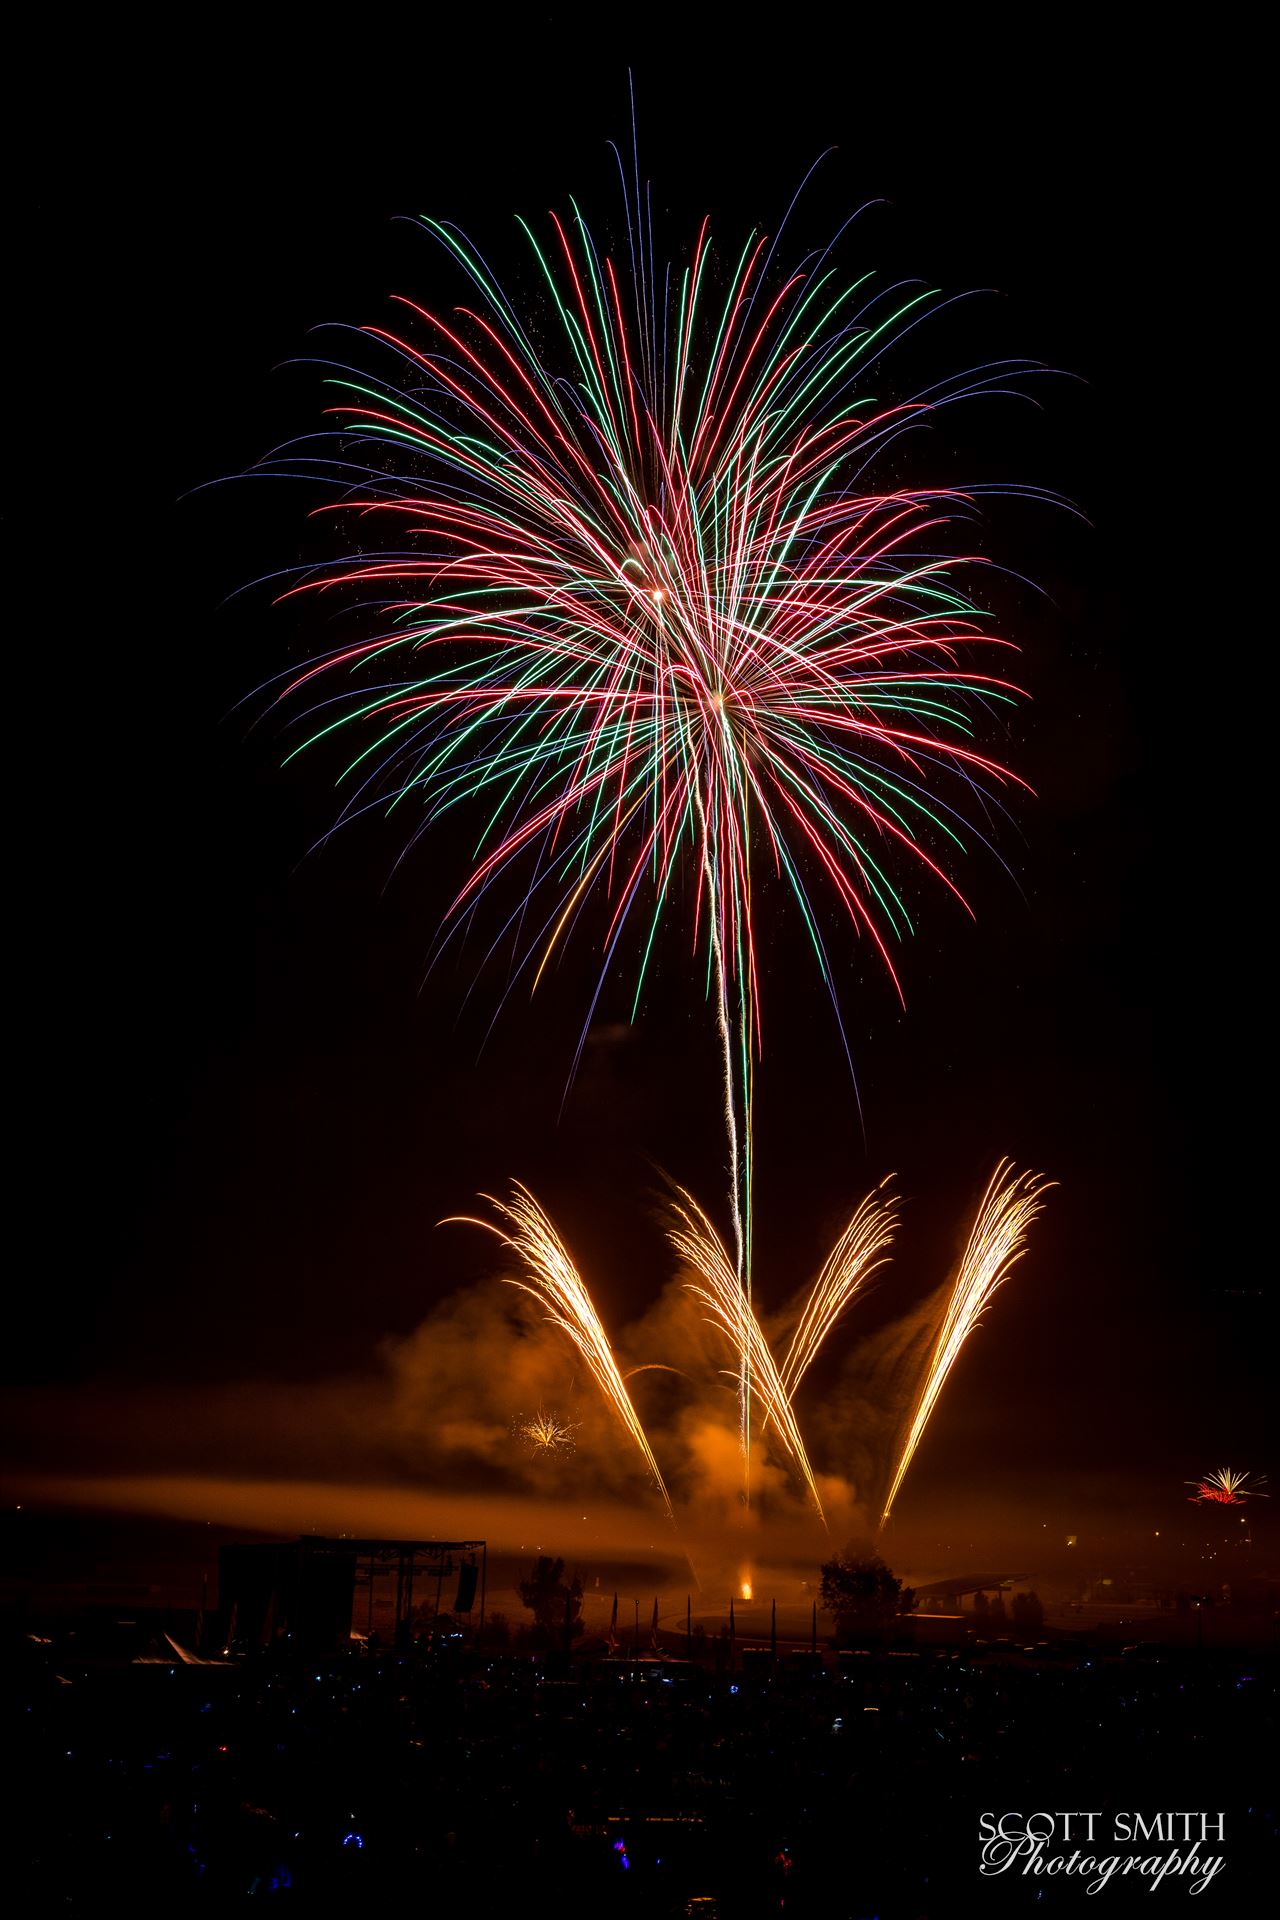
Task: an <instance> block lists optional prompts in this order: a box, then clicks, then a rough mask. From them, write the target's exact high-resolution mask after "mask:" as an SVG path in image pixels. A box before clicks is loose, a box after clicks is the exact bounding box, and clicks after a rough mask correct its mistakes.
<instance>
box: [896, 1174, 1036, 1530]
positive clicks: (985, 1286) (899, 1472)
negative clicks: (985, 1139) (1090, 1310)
mask: <svg viewBox="0 0 1280 1920" xmlns="http://www.w3.org/2000/svg"><path fill="white" fill-rule="evenodd" d="M1053 1185H1054V1182H1053V1181H1051V1180H1041V1178H1040V1176H1039V1174H1035V1173H1019V1174H1015V1173H1014V1171H1013V1162H1012V1161H1011V1160H1001V1161H999V1162H998V1163H997V1166H996V1170H995V1172H994V1173H993V1174H992V1176H991V1179H990V1180H989V1181H988V1183H987V1190H986V1192H985V1193H984V1194H983V1196H982V1204H981V1206H980V1207H979V1208H978V1217H977V1219H976V1220H975V1221H974V1223H973V1231H972V1233H971V1234H970V1235H969V1244H968V1246H967V1247H966V1248H965V1250H964V1258H963V1259H962V1260H961V1262H960V1267H959V1270H958V1272H957V1274H956V1278H955V1284H954V1285H953V1287H952V1289H951V1298H950V1299H949V1300H948V1302H947V1310H946V1313H945V1315H944V1316H943V1321H942V1326H941V1328H940V1330H939V1333H938V1337H937V1339H936V1340H935V1342H934V1344H933V1347H932V1349H931V1351H930V1354H929V1363H928V1367H927V1369H926V1372H925V1376H924V1383H923V1385H922V1386H921V1389H920V1395H919V1398H918V1399H917V1401H916V1406H915V1412H914V1414H913V1416H912V1420H911V1425H910V1427H909V1428H908V1430H907V1437H906V1440H905V1442H904V1443H903V1448H902V1452H901V1454H900V1455H899V1457H898V1465H897V1468H896V1470H895V1472H894V1476H893V1482H892V1485H891V1486H890V1488H889V1497H888V1499H887V1500H886V1501H885V1503H884V1511H883V1513H882V1514H881V1515H880V1525H881V1526H882V1527H883V1526H884V1525H885V1523H886V1521H887V1520H888V1518H889V1514H890V1512H891V1510H892V1507H893V1503H894V1500H895V1498H896V1497H897V1492H898V1488H899V1487H900V1486H901V1485H902V1481H903V1478H904V1476H905V1474H906V1471H907V1468H908V1467H909V1466H910V1465H911V1461H912V1458H913V1456H914V1454H915V1450H916V1448H917V1447H918V1446H919V1444H920V1440H921V1437H922V1436H923V1434H924V1430H925V1428H926V1426H927V1425H928V1424H929V1416H930V1414H931V1413H932V1412H933V1409H934V1407H935V1405H936V1404H937V1399H938V1395H939V1394H940V1393H941V1392H942V1389H943V1386H944V1385H945V1384H946V1379H947V1375H948V1374H949V1373H950V1371H951V1369H952V1367H953V1366H954V1365H955V1363H956V1361H957V1359H958V1358H959V1356H960V1349H961V1348H962V1347H963V1345H964V1343H965V1341H966V1340H967V1339H968V1338H969V1335H970V1334H971V1333H972V1332H973V1329H974V1328H975V1326H976V1325H977V1324H978V1320H979V1317H980V1315H981V1313H982V1311H983V1308H984V1307H986V1306H987V1305H988V1303H989V1302H990V1300H991V1297H992V1295H993V1294H994V1293H995V1291H996V1289H997V1288H998V1287H1000V1286H1002V1285H1003V1284H1004V1282H1005V1281H1006V1280H1007V1279H1008V1277H1009V1272H1010V1269H1011V1268H1012V1267H1013V1266H1014V1264H1015V1262H1016V1261H1018V1260H1020V1259H1021V1258H1022V1256H1023V1254H1024V1253H1025V1252H1026V1249H1027V1229H1028V1227H1029V1226H1030V1225H1031V1222H1032V1221H1033V1220H1034V1219H1035V1218H1036V1216H1037V1215H1038V1214H1039V1213H1040V1212H1041V1210H1042V1209H1041V1204H1040V1196H1041V1195H1042V1194H1043V1193H1045V1192H1046V1191H1047V1189H1048V1188H1049V1187H1051V1186H1053Z"/></svg>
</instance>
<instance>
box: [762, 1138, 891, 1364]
mask: <svg viewBox="0 0 1280 1920" xmlns="http://www.w3.org/2000/svg"><path fill="white" fill-rule="evenodd" d="M892 1178H893V1175H892V1174H889V1175H887V1176H886V1178H885V1179H883V1180H882V1181H881V1182H880V1185H879V1186H878V1187H877V1188H876V1190H875V1192H874V1193H869V1194H868V1195H867V1197H866V1199H865V1200H864V1201H863V1202H862V1205H861V1206H860V1207H859V1208H858V1210H857V1212H856V1213H855V1214H854V1216H853V1218H852V1220H850V1222H849V1224H848V1226H847V1227H846V1228H845V1230H844V1232H843V1233H842V1234H841V1236H840V1238H839V1239H838V1240H837V1241H836V1244H835V1246H834V1247H833V1248H832V1249H831V1252H830V1254H829V1255H828V1257H827V1261H826V1264H825V1265H824V1267H823V1269H822V1271H821V1273H820V1274H819V1275H818V1277H817V1279H816V1280H815V1281H814V1283H813V1286H812V1288H811V1290H810V1293H809V1297H808V1299H807V1300H806V1301H805V1304H804V1308H803V1310H802V1312H801V1314H800V1320H799V1323H798V1325H797V1327H796V1330H795V1332H794V1333H793V1334H792V1336H791V1345H790V1346H789V1347H788V1348H787V1352H786V1357H785V1358H784V1360H783V1362H782V1366H781V1369H780V1375H779V1377H780V1379H781V1382H782V1389H783V1392H784V1393H785V1394H786V1396H787V1399H788V1400H791V1399H792V1398H793V1397H794V1395H795V1391H796V1388H797V1387H798V1386H799V1385H800V1382H801V1381H802V1380H803V1379H804V1376H805V1374H806V1373H807V1372H808V1371H809V1368H810V1367H811V1366H812V1364H813V1362H814V1360H815V1358H816V1357H817V1354H818V1351H819V1349H820V1348H821V1346H822V1343H823V1341H824V1340H825V1339H826V1337H827V1335H828V1334H829V1333H830V1332H831V1329H832V1328H833V1327H834V1326H835V1324H836V1322H837V1320H838V1319H839V1318H840V1316H841V1314H843V1313H844V1311H845V1309H846V1308H847V1307H848V1306H849V1305H850V1303H851V1302H852V1300H853V1298H854V1296H855V1294H857V1293H858V1291H859V1290H860V1288H861V1287H862V1286H863V1285H864V1284H865V1282H866V1281H867V1280H868V1279H870V1277H871V1275H872V1274H873V1273H875V1272H876V1270H877V1268H879V1267H882V1266H884V1265H885V1264H886V1262H887V1259H888V1248H889V1247H890V1246H892V1244H893V1234H894V1229H895V1228H896V1227H897V1225H898V1215H897V1212H896V1211H895V1209H896V1207H897V1200H896V1197H895V1196H894V1195H893V1194H892V1193H887V1192H886V1191H885V1189H886V1188H887V1187H888V1185H889V1181H890V1180H891V1179H892ZM877 1256H879V1257H878V1258H877Z"/></svg>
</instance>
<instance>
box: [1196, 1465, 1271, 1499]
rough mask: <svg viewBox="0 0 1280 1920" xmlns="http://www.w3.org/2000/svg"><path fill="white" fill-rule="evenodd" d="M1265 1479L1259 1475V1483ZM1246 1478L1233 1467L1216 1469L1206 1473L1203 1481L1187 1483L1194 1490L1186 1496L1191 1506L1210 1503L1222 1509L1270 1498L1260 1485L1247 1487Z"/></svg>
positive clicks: (1246, 1476)
mask: <svg viewBox="0 0 1280 1920" xmlns="http://www.w3.org/2000/svg"><path fill="white" fill-rule="evenodd" d="M1266 1477H1267V1476H1266V1474H1265V1473H1263V1474H1259V1476H1258V1479H1259V1482H1261V1481H1263V1480H1265V1479H1266ZM1248 1478H1249V1475H1248V1474H1247V1473H1239V1472H1237V1470H1236V1469H1235V1468H1234V1467H1218V1468H1216V1469H1215V1470H1214V1471H1213V1472H1212V1473H1207V1474H1206V1475H1205V1477H1204V1479H1203V1480H1188V1481H1187V1483H1186V1484H1187V1486H1189V1487H1194V1488H1195V1489H1196V1491H1195V1492H1194V1493H1193V1494H1189V1495H1188V1498H1189V1499H1190V1501H1191V1503H1192V1505H1193V1506H1198V1505H1202V1504H1204V1503H1206V1502H1210V1501H1212V1502H1216V1504H1217V1505H1218V1506H1222V1507H1242V1506H1243V1505H1244V1503H1245V1501H1246V1500H1269V1499H1270V1498H1271V1495H1270V1494H1269V1493H1263V1491H1262V1488H1261V1485H1260V1484H1259V1485H1258V1486H1256V1487H1247V1486H1246V1485H1245V1481H1246V1480H1248Z"/></svg>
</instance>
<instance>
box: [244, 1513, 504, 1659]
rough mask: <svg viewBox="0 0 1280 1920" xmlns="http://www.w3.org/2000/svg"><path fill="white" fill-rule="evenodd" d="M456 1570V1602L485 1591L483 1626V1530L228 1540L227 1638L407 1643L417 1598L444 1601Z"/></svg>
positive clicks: (460, 1606)
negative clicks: (410, 1536) (467, 1534)
mask: <svg viewBox="0 0 1280 1920" xmlns="http://www.w3.org/2000/svg"><path fill="white" fill-rule="evenodd" d="M455 1575H456V1576H457V1583H458V1584H457V1587H456V1590H455V1591H454V1593H453V1595H452V1604H451V1605H450V1606H449V1607H448V1611H449V1612H451V1613H452V1614H453V1615H455V1616H456V1615H458V1614H465V1615H467V1616H470V1615H471V1614H472V1613H473V1612H474V1611H475V1610H476V1602H477V1594H478V1599H479V1622H478V1624H479V1626H480V1627H481V1628H483V1626H484V1608H485V1594H486V1588H487V1584H488V1549H487V1544H486V1542H485V1541H483V1540H365V1539H356V1538H348V1537H347V1536H345V1535H343V1536H339V1537H338V1538H337V1539H326V1538H324V1537H322V1536H321V1535H318V1534H314V1533H309V1534H303V1535H301V1536H300V1537H299V1538H298V1539H297V1540H282V1541H269V1542H265V1543H263V1544H254V1545H252V1546H230V1547H223V1549H222V1551H221V1552H220V1554H219V1555H218V1612H219V1616H220V1620H221V1623H222V1635H223V1640H224V1643H225V1645H226V1646H227V1647H228V1648H231V1647H241V1648H243V1647H266V1646H271V1645H273V1644H275V1642H276V1641H278V1640H281V1639H285V1640H288V1641H289V1643H290V1644H291V1645H292V1646H294V1647H296V1648H297V1649H298V1650H299V1651H305V1652H307V1653H309V1654H325V1653H338V1652H341V1651H343V1650H344V1649H346V1648H347V1647H348V1646H349V1645H350V1643H351V1638H352V1634H353V1633H355V1634H356V1635H357V1636H360V1637H363V1638H364V1639H365V1640H366V1641H367V1642H369V1643H370V1644H373V1643H374V1637H375V1636H378V1637H384V1636H385V1638H386V1639H387V1640H389V1642H390V1644H391V1645H392V1646H394V1647H397V1648H403V1647H406V1646H408V1645H409V1644H410V1642H411V1640H412V1637H413V1611H414V1605H415V1588H416V1590H417V1604H418V1605H420V1606H421V1605H425V1604H427V1603H428V1602H430V1603H431V1604H432V1605H433V1612H432V1618H433V1619H435V1618H438V1617H439V1614H440V1610H441V1602H442V1598H443V1589H444V1583H445V1581H446V1580H450V1581H451V1580H452V1579H453V1578H454V1576H455Z"/></svg>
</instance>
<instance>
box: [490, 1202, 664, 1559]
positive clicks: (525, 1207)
mask: <svg viewBox="0 0 1280 1920" xmlns="http://www.w3.org/2000/svg"><path fill="white" fill-rule="evenodd" d="M481 1198H482V1199H484V1200H487V1201H488V1203H489V1205H490V1206H491V1207H492V1208H493V1210H494V1212H495V1213H496V1214H497V1215H498V1217H499V1219H500V1220H501V1221H502V1222H504V1223H505V1224H504V1225H501V1226H495V1225H494V1224H493V1222H492V1221H491V1220H478V1219H475V1218H472V1217H471V1216H469V1215H454V1216H452V1217H453V1218H454V1219H457V1220H464V1221H465V1223H466V1224H467V1225H469V1226H476V1227H484V1228H485V1229H486V1231H487V1232H489V1233H494V1234H496V1235H497V1236H498V1238H499V1239H500V1240H501V1241H502V1243H503V1245H504V1246H507V1247H510V1248H511V1251H512V1252H513V1253H514V1254H515V1255H516V1256H517V1258H518V1259H519V1260H520V1263H521V1265H522V1266H523V1268H524V1271H525V1273H526V1274H527V1276H528V1278H527V1279H525V1280H514V1279H510V1278H508V1279H507V1281H506V1284H507V1285H508V1286H511V1287H518V1288H519V1289H520V1291H521V1292H522V1293H528V1294H531V1295H532V1296H533V1298H534V1299H535V1300H537V1301H538V1302H539V1303H540V1305H541V1306H542V1307H543V1308H544V1310H545V1313H546V1317H547V1319H548V1320H549V1321H550V1322H551V1324H552V1326H555V1327H559V1328H560V1329H561V1330H562V1331H563V1332H564V1333H567V1334H568V1336H569V1338H570V1340H572V1342H573V1344H574V1346H575V1347H576V1348H577V1350H578V1352H579V1353H580V1354H581V1355H582V1358H583V1360H584V1362H585V1363H586V1367H587V1371H588V1372H589V1373H590V1375H591V1377H592V1379H593V1380H594V1381H595V1383H596V1385H597V1386H598V1387H599V1389H600V1391H601V1393H602V1394H603V1395H604V1397H605V1399H606V1400H607V1402H608V1403H609V1405H610V1406H611V1407H612V1409H613V1411H614V1413H615V1414H616V1416H617V1418H618V1420H619V1421H620V1422H621V1424H622V1426H623V1427H624V1428H625V1429H626V1431H627V1433H628V1434H629V1435H630V1436H631V1438H632V1440H634V1442H635V1444H636V1446H637V1447H638V1448H639V1449H640V1452H641V1453H642V1454H643V1455H644V1460H645V1464H646V1466H647V1467H648V1469H649V1471H650V1473H651V1474H652V1475H653V1478H654V1480H655V1482H656V1484H657V1488H658V1491H659V1493H660V1494H661V1495H662V1504H663V1506H664V1507H665V1508H666V1510H667V1518H668V1519H669V1520H671V1521H673V1522H674V1520H675V1513H674V1511H673V1509H672V1506H671V1496H670V1495H669V1494H668V1492H667V1488H666V1482H665V1481H664V1480H663V1478H662V1474H661V1472H660V1470H659V1467H658V1463H657V1461H656V1460H655V1459H654V1457H653V1449H652V1448H651V1447H650V1445H649V1440H648V1436H647V1435H646V1433H645V1430H644V1428H643V1427H642V1426H641V1424H640V1419H639V1416H638V1414H637V1413H636V1410H635V1408H634V1406H633V1405H632V1404H631V1395H630V1394H629V1393H628V1392H627V1389H626V1386H625V1384H624V1382H623V1379H622V1375H621V1373H620V1372H619V1371H618V1363H617V1361H616V1360H615V1359H614V1357H613V1349H612V1348H611V1347H610V1345H609V1339H608V1335H607V1334H606V1333H605V1330H604V1328H603V1326H602V1325H601V1323H600V1316H599V1314H598V1313H597V1312H596V1309H595V1305H594V1303H593V1301H592V1298H591V1295H590V1294H589V1293H588V1292H587V1289H586V1285H585V1283H584V1282H583V1279H582V1276H581V1274H580V1273H579V1272H578V1269H577V1268H576V1267H575V1266H574V1264H573V1260H572V1258H571V1256H570V1254H569V1251H568V1248H567V1247H566V1246H565V1244H564V1242H563V1240H562V1239H561V1238H560V1236H559V1234H558V1233H557V1232H556V1230H555V1228H554V1227H553V1226H552V1224H551V1221H550V1220H549V1219H548V1217H547V1215H546V1214H545V1213H544V1212H543V1210H542V1208H541V1207H540V1206H539V1204H538V1202H537V1201H536V1200H535V1199H534V1197H533V1195H532V1194H531V1193H530V1192H529V1190H528V1188H527V1187H523V1186H521V1184H520V1183H519V1181H513V1182H512V1187H511V1199H510V1201H509V1202H508V1201H505V1200H497V1199H495V1198H494V1197H493V1195H492V1194H487V1193H486V1194H482V1195H481Z"/></svg>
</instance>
